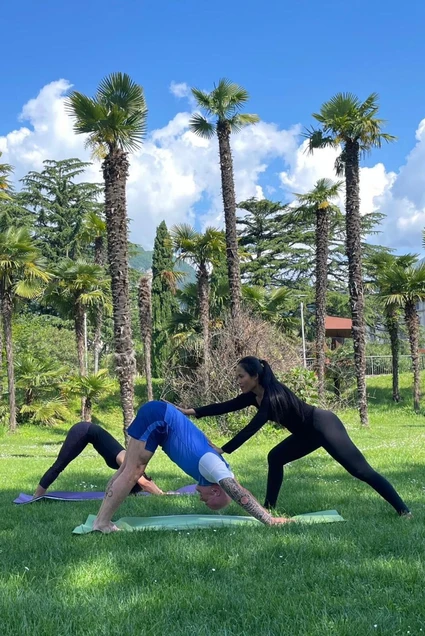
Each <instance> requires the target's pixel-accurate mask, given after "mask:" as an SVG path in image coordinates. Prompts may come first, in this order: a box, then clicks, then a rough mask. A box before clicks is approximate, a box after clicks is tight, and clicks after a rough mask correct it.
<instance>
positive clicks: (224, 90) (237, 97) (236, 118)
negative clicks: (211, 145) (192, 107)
mask: <svg viewBox="0 0 425 636" xmlns="http://www.w3.org/2000/svg"><path fill="white" fill-rule="evenodd" d="M192 95H193V97H194V98H195V100H196V103H197V104H198V106H200V108H201V109H202V111H203V112H204V113H205V117H204V116H203V115H201V114H200V113H195V115H193V116H192V118H191V120H190V123H189V126H190V129H191V130H192V132H194V133H195V134H196V135H199V136H200V137H204V138H206V139H210V138H211V137H213V135H214V134H215V133H216V131H217V127H218V126H220V125H222V126H223V125H225V126H226V127H227V128H228V129H229V130H230V131H231V132H233V133H237V132H239V131H240V130H241V129H242V128H244V127H245V126H249V125H250V124H256V123H257V122H258V121H260V119H259V117H258V115H252V114H248V113H241V112H240V111H241V110H242V108H243V107H244V106H245V104H246V103H247V102H248V100H249V94H248V91H246V90H245V89H244V88H243V87H242V86H239V85H238V84H235V83H234V82H230V81H229V80H227V79H221V80H220V81H219V82H218V84H217V85H216V86H214V89H213V90H212V91H211V92H210V93H206V92H205V91H202V90H199V89H198V88H192ZM211 118H212V119H213V120H215V121H213V122H211V121H210V119H211Z"/></svg>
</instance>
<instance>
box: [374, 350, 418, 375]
mask: <svg viewBox="0 0 425 636" xmlns="http://www.w3.org/2000/svg"><path fill="white" fill-rule="evenodd" d="M419 368H420V369H421V370H423V369H425V355H424V354H420V355H419ZM398 370H399V372H400V373H402V372H403V371H412V358H411V356H409V355H401V356H399V361H398ZM390 373H392V357H391V356H366V375H385V374H390Z"/></svg>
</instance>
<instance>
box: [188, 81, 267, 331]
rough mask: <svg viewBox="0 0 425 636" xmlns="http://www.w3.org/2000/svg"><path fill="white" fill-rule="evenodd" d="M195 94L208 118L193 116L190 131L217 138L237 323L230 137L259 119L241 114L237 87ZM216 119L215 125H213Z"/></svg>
mask: <svg viewBox="0 0 425 636" xmlns="http://www.w3.org/2000/svg"><path fill="white" fill-rule="evenodd" d="M192 94H193V96H194V98H195V100H196V102H197V104H198V106H199V107H200V108H201V109H202V110H203V111H204V113H205V116H204V115H202V114H199V113H196V114H195V115H193V117H192V119H191V121H190V129H191V130H192V132H194V133H195V134H196V135H199V136H200V137H204V138H206V139H211V138H212V137H213V136H214V135H215V134H216V135H217V137H218V146H219V154H220V170H221V188H222V195H223V206H224V220H225V227H226V255H227V271H228V276H229V288H230V308H231V314H232V318H233V320H238V319H239V316H240V305H241V279H240V265H239V254H238V239H237V232H236V197H235V184H234V179H233V159H232V151H231V147H230V135H231V133H237V132H239V131H240V130H241V129H242V128H243V127H245V126H248V125H249V124H255V123H257V122H258V121H259V117H258V115H250V114H247V113H241V112H240V111H241V109H242V108H243V107H244V106H245V104H246V103H247V101H248V99H249V94H248V92H247V91H246V90H245V89H244V88H243V87H242V86H239V85H238V84H234V83H233V82H230V81H229V80H227V79H221V80H220V81H219V83H218V84H217V85H216V86H214V90H212V91H211V93H206V92H205V91H201V90H199V89H197V88H192ZM210 119H213V120H214V121H212V122H211V121H210Z"/></svg>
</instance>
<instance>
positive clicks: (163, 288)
mask: <svg viewBox="0 0 425 636" xmlns="http://www.w3.org/2000/svg"><path fill="white" fill-rule="evenodd" d="M152 277H153V278H152V375H153V377H155V378H159V377H162V375H163V366H164V363H165V362H166V361H167V360H168V359H169V356H170V354H171V342H170V336H169V334H168V331H167V325H168V323H169V321H170V319H171V316H172V314H173V312H175V311H177V308H178V305H177V300H176V297H175V275H174V256H173V248H172V242H171V237H170V234H169V232H168V230H167V226H166V224H165V222H164V221H162V223H160V224H159V226H158V228H157V231H156V237H155V243H154V249H153V256H152Z"/></svg>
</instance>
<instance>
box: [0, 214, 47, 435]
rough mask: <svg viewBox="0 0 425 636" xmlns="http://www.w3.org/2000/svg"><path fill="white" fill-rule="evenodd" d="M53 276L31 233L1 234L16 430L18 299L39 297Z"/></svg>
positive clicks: (0, 283)
mask: <svg viewBox="0 0 425 636" xmlns="http://www.w3.org/2000/svg"><path fill="white" fill-rule="evenodd" d="M49 278H50V275H49V274H48V273H47V272H46V269H45V263H44V261H43V259H42V258H41V257H40V252H39V250H38V249H37V247H36V246H35V244H34V242H33V239H32V238H31V235H30V233H29V231H28V230H27V229H25V228H19V229H17V228H14V227H11V228H9V229H8V230H6V232H1V233H0V307H1V315H2V322H3V331H4V342H5V349H6V363H7V382H8V391H9V428H10V430H11V431H12V432H13V431H15V430H16V396H15V372H14V362H13V344H12V316H13V300H14V297H21V298H35V297H36V296H38V295H39V294H41V291H42V284H43V283H46V282H47V281H48V280H49Z"/></svg>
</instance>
